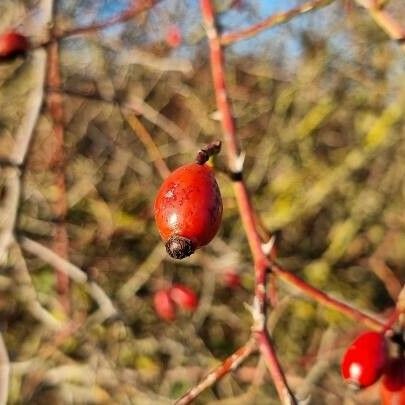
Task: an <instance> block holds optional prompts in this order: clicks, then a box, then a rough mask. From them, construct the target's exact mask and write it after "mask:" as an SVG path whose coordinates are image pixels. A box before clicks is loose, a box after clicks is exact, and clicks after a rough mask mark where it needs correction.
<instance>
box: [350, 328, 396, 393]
mask: <svg viewBox="0 0 405 405" xmlns="http://www.w3.org/2000/svg"><path fill="white" fill-rule="evenodd" d="M387 358H388V353H387V344H386V341H385V338H384V335H383V334H381V333H377V332H366V333H363V334H361V335H360V336H359V337H357V339H356V340H355V341H354V342H353V343H352V344H351V345H350V346H349V348H348V349H347V351H346V353H345V355H344V357H343V361H342V376H343V378H344V379H345V380H346V382H348V383H350V384H353V385H354V386H356V387H358V388H364V387H368V386H370V385H372V384H374V383H375V382H376V381H377V380H378V379H379V378H380V376H381V374H382V372H383V369H384V366H385V365H386V363H387Z"/></svg>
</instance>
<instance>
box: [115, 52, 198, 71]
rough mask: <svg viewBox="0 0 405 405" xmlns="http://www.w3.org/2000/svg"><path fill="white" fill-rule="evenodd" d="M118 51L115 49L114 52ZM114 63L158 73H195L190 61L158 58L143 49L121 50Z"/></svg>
mask: <svg viewBox="0 0 405 405" xmlns="http://www.w3.org/2000/svg"><path fill="white" fill-rule="evenodd" d="M116 49H117V48H114V50H116ZM114 63H115V64H116V65H141V66H144V67H146V68H149V69H151V70H155V71H158V72H179V73H182V74H189V73H192V71H193V65H192V64H191V62H190V60H188V59H180V58H173V57H161V56H156V55H153V54H152V53H151V52H146V51H143V50H141V49H130V50H122V49H120V52H119V54H118V55H117V57H116V58H115V60H114Z"/></svg>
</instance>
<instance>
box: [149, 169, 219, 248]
mask: <svg viewBox="0 0 405 405" xmlns="http://www.w3.org/2000/svg"><path fill="white" fill-rule="evenodd" d="M154 211H155V220H156V224H157V227H158V230H159V233H160V235H161V237H162V238H163V239H164V240H165V241H166V240H167V239H169V238H170V237H171V236H173V235H179V236H183V237H185V238H188V239H190V240H191V241H192V243H193V245H194V248H195V249H196V248H198V247H201V246H204V245H206V244H207V243H209V242H210V241H211V240H212V239H213V237H214V236H215V235H216V233H217V231H218V229H219V226H220V224H221V218H222V199H221V194H220V192H219V188H218V184H217V182H216V180H215V177H214V173H213V171H212V169H211V168H210V167H209V166H207V165H205V164H203V165H199V164H197V163H191V164H188V165H184V166H181V167H179V168H178V169H177V170H175V171H174V172H172V173H171V174H170V176H169V177H167V179H166V180H165V181H164V182H163V184H162V185H161V187H160V189H159V191H158V194H157V197H156V200H155V209H154Z"/></svg>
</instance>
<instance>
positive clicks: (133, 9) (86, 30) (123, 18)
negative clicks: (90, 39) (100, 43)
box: [52, 0, 160, 39]
mask: <svg viewBox="0 0 405 405" xmlns="http://www.w3.org/2000/svg"><path fill="white" fill-rule="evenodd" d="M159 1H160V0H135V1H132V5H131V6H130V7H129V8H128V9H127V10H125V11H123V12H121V13H120V14H118V15H116V16H113V17H111V18H109V19H108V20H106V21H103V22H100V23H96V24H90V25H86V26H84V27H76V28H71V29H67V30H62V31H59V32H55V33H54V35H53V36H52V37H53V38H56V39H60V38H66V37H71V36H73V35H81V34H90V33H93V32H97V31H100V30H103V29H105V28H108V27H111V26H112V25H115V24H122V23H124V22H127V21H129V20H131V19H133V18H135V17H136V16H137V15H138V14H140V13H142V12H144V11H146V10H148V9H150V8H152V7H153V6H155V5H156V4H157V3H158V2H159Z"/></svg>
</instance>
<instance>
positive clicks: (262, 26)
mask: <svg viewBox="0 0 405 405" xmlns="http://www.w3.org/2000/svg"><path fill="white" fill-rule="evenodd" d="M333 1H334V0H310V1H307V2H305V3H303V4H300V5H299V6H297V7H294V8H292V9H290V10H288V11H283V12H281V13H276V14H273V15H271V16H270V17H268V18H266V19H264V20H263V21H260V22H259V23H257V24H254V25H252V26H250V27H248V28H245V29H242V30H240V31H236V32H229V33H227V34H223V35H221V38H220V40H221V44H222V45H229V44H232V43H234V42H237V41H241V40H244V39H248V38H251V37H253V36H255V35H257V34H258V33H260V32H262V31H264V30H266V29H269V28H271V27H274V26H276V25H279V24H284V23H286V22H288V21H290V20H291V19H292V18H294V17H296V16H297V15H299V14H304V13H308V12H309V11H314V10H316V9H319V8H321V7H325V6H327V5H329V4H330V3H332V2H333Z"/></svg>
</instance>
